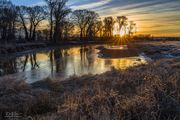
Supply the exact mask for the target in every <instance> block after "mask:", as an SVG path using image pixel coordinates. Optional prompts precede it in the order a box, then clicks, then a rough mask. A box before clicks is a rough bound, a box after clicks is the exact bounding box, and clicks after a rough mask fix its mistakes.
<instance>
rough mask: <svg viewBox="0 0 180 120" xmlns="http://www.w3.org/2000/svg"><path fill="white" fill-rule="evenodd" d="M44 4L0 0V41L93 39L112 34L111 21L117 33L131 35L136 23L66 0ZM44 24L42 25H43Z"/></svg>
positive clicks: (48, 1) (111, 35)
mask: <svg viewBox="0 0 180 120" xmlns="http://www.w3.org/2000/svg"><path fill="white" fill-rule="evenodd" d="M44 1H45V3H46V5H45V6H31V7H29V6H15V5H13V4H12V2H11V1H9V0H1V1H0V11H1V12H0V40H1V42H6V43H7V42H16V41H17V40H19V41H21V40H23V41H25V42H28V41H38V40H39V41H40V40H49V41H51V42H54V43H56V42H60V41H64V40H67V39H68V38H70V37H76V38H79V39H80V40H84V39H87V40H93V39H94V38H96V37H113V35H114V33H113V32H114V25H115V23H116V24H118V30H117V31H118V33H120V31H122V30H123V31H124V32H125V34H127V35H129V36H130V35H133V33H134V32H135V28H136V24H135V23H134V22H133V21H130V22H129V21H128V18H127V17H126V16H118V17H117V18H113V17H112V16H110V17H105V18H104V19H103V20H102V19H101V18H100V16H99V14H98V13H96V12H94V11H91V10H86V9H83V10H75V11H72V10H71V9H70V8H69V7H67V5H66V3H67V0H44ZM42 26H44V27H42Z"/></svg>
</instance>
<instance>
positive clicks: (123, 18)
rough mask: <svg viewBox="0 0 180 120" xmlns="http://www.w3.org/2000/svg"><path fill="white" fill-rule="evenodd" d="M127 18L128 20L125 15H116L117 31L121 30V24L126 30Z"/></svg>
mask: <svg viewBox="0 0 180 120" xmlns="http://www.w3.org/2000/svg"><path fill="white" fill-rule="evenodd" d="M127 20H128V18H127V17H126V16H118V17H117V22H118V24H119V33H120V32H121V30H122V28H123V26H124V27H125V30H126V26H127ZM125 32H126V31H125Z"/></svg>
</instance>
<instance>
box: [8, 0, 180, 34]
mask: <svg viewBox="0 0 180 120" xmlns="http://www.w3.org/2000/svg"><path fill="white" fill-rule="evenodd" d="M11 1H12V2H13V3H14V4H16V5H28V6H33V5H43V4H44V1H43V0H11ZM68 6H69V7H71V8H72V9H91V10H94V11H96V12H98V13H99V14H100V16H101V17H106V16H114V17H115V16H119V15H126V16H128V18H129V20H133V21H135V22H136V23H137V26H138V32H139V33H142V34H152V35H156V36H180V0H69V2H68Z"/></svg>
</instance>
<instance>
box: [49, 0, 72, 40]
mask: <svg viewBox="0 0 180 120" xmlns="http://www.w3.org/2000/svg"><path fill="white" fill-rule="evenodd" d="M66 3H67V0H54V1H53V3H52V4H54V5H55V6H54V8H53V17H54V35H53V37H54V42H55V43H56V42H57V41H58V40H59V39H61V38H62V28H63V23H64V22H65V18H66V16H67V15H68V14H69V13H70V12H71V10H70V9H69V8H67V7H66Z"/></svg>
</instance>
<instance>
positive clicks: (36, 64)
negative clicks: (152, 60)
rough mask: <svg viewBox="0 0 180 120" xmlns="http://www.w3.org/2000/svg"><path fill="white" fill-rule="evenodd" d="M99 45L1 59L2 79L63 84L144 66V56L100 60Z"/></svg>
mask: <svg viewBox="0 0 180 120" xmlns="http://www.w3.org/2000/svg"><path fill="white" fill-rule="evenodd" d="M97 47H98V46H96V45H88V46H79V47H71V48H54V49H50V50H44V51H38V52H35V53H27V54H22V55H21V56H18V57H16V56H15V57H12V58H11V57H10V58H9V57H7V58H3V59H0V75H1V78H3V77H15V78H16V79H19V80H25V81H26V82H28V83H33V82H36V81H39V80H43V79H45V78H53V79H58V80H64V79H66V78H68V77H70V76H73V75H76V76H82V75H86V74H101V73H104V72H106V71H109V70H111V68H112V67H114V68H116V69H121V70H124V69H127V68H129V67H133V66H137V65H140V64H145V63H146V59H145V57H144V56H143V55H141V53H138V54H136V55H134V54H133V56H128V57H121V58H101V57H100V55H99V49H97ZM121 49H122V47H121Z"/></svg>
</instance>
